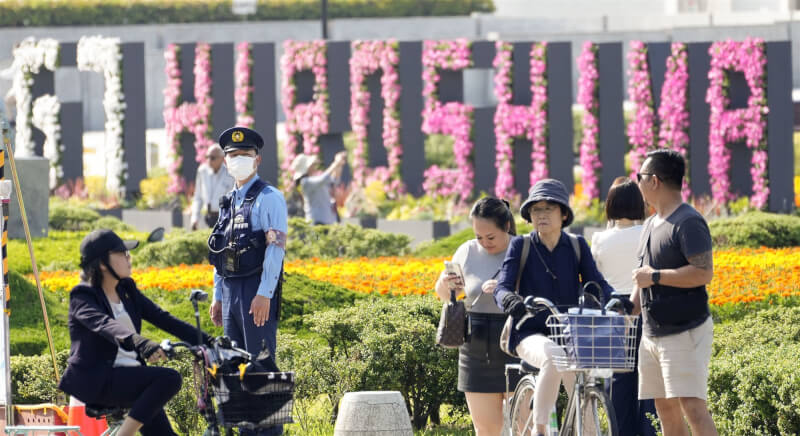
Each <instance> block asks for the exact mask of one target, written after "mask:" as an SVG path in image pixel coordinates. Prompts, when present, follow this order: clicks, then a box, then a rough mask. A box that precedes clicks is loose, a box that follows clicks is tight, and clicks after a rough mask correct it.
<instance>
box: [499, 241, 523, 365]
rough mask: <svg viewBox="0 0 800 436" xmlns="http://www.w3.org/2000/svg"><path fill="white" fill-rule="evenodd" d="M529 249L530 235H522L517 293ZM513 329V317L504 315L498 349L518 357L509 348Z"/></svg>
mask: <svg viewBox="0 0 800 436" xmlns="http://www.w3.org/2000/svg"><path fill="white" fill-rule="evenodd" d="M530 250H531V236H530V235H524V236H523V237H522V257H521V258H520V261H519V268H518V269H517V285H516V286H515V287H514V292H515V293H517V294H519V279H520V278H522V269H523V268H525V262H527V260H528V252H529V251H530ZM513 330H514V317H512V316H510V315H509V316H508V317H506V323H505V324H503V330H502V331H501V332H500V349H501V350H503V352H504V353H506V354H508V355H509V356H512V357H519V356H517V353H516V352H515V350H512V349H510V345H511V332H512V331H513Z"/></svg>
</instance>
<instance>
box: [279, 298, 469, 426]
mask: <svg viewBox="0 0 800 436" xmlns="http://www.w3.org/2000/svg"><path fill="white" fill-rule="evenodd" d="M440 310H441V305H440V303H438V302H436V301H435V300H434V299H432V298H430V297H418V296H415V297H404V298H401V299H392V298H372V299H366V300H362V301H359V302H357V303H356V305H355V306H354V307H351V308H346V309H339V310H329V311H325V312H317V313H315V314H313V315H311V316H308V317H306V319H305V322H306V323H307V324H308V325H310V326H311V330H312V331H313V332H315V333H317V334H318V335H320V336H321V337H322V338H323V340H324V343H323V344H324V345H322V346H321V347H322V349H321V350H320V349H319V348H320V345H319V343H318V342H317V341H314V340H313V339H298V340H287V341H286V343H285V344H284V345H285V348H282V349H281V350H280V351H279V353H278V357H279V358H280V359H279V362H280V364H281V365H285V366H287V367H291V368H293V369H295V370H296V371H298V378H311V379H313V380H312V381H311V382H310V384H308V385H304V386H303V387H302V389H301V391H300V392H303V393H304V394H305V395H307V396H308V397H309V398H314V397H315V396H319V395H326V396H327V397H328V398H329V400H330V403H331V404H333V405H334V406H335V405H337V404H339V400H340V399H341V397H342V396H343V395H344V393H345V392H349V391H362V390H397V391H400V393H402V394H403V397H404V398H405V400H406V404H407V406H408V409H409V411H410V412H411V415H412V422H413V424H414V427H415V428H417V429H419V428H422V427H424V426H425V425H426V424H427V423H428V420H429V419H431V421H433V422H434V423H438V417H439V408H440V406H441V405H442V404H454V405H458V406H459V407H462V408H463V406H464V396H463V395H461V394H460V393H459V392H458V391H457V390H456V389H455V386H456V379H457V373H458V358H457V353H456V351H455V350H448V349H444V348H441V347H439V346H437V345H436V344H435V342H434V339H435V336H436V325H437V324H438V318H439V311H440ZM304 371H308V372H307V373H304ZM334 413H335V411H334Z"/></svg>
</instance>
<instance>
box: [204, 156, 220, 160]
mask: <svg viewBox="0 0 800 436" xmlns="http://www.w3.org/2000/svg"><path fill="white" fill-rule="evenodd" d="M206 159H208V160H217V159H222V156H206Z"/></svg>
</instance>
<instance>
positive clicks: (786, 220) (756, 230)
mask: <svg viewBox="0 0 800 436" xmlns="http://www.w3.org/2000/svg"><path fill="white" fill-rule="evenodd" d="M709 228H710V229H711V239H712V242H713V243H714V247H715V248H718V247H753V248H756V247H761V246H764V247H770V248H778V247H792V246H796V245H800V217H796V216H791V215H780V214H774V213H766V212H750V213H746V214H744V215H740V216H737V217H734V218H723V219H718V220H714V221H711V222H710V223H709Z"/></svg>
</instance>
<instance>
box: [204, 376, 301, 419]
mask: <svg viewBox="0 0 800 436" xmlns="http://www.w3.org/2000/svg"><path fill="white" fill-rule="evenodd" d="M217 379H218V380H217V382H218V383H212V384H211V386H212V389H213V390H214V396H215V397H216V398H217V405H218V407H219V412H220V415H221V424H222V425H223V426H225V427H241V428H248V429H255V428H267V427H272V426H276V425H282V424H291V423H293V422H294V421H293V420H292V407H293V405H294V386H295V382H294V372H255V371H254V372H246V373H245V374H244V376H243V377H240V374H239V373H238V372H235V373H234V372H226V373H223V374H222V375H221V376H219V375H218V376H217Z"/></svg>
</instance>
